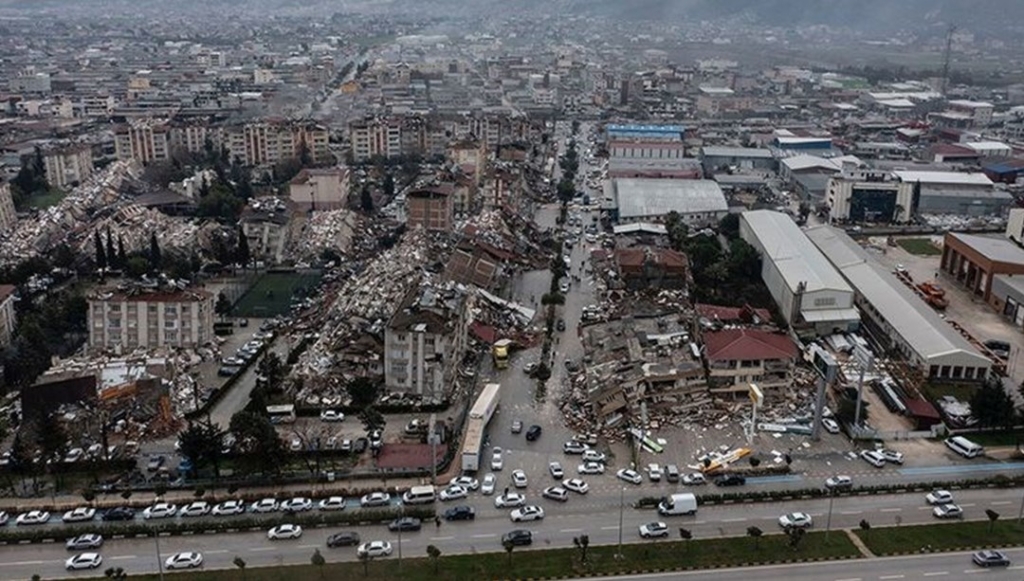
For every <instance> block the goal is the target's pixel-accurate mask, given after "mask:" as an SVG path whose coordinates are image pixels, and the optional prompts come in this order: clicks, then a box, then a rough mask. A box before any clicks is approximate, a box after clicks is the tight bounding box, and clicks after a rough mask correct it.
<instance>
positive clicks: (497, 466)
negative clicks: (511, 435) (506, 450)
mask: <svg viewBox="0 0 1024 581" xmlns="http://www.w3.org/2000/svg"><path fill="white" fill-rule="evenodd" d="M504 467H505V461H504V460H503V459H502V457H501V448H499V447H497V446H495V447H494V450H493V451H492V452H491V470H494V471H495V472H499V471H501V469H502V468H504Z"/></svg>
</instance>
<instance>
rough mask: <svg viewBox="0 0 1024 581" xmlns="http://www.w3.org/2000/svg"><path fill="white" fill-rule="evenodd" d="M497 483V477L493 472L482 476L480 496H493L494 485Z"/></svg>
mask: <svg viewBox="0 0 1024 581" xmlns="http://www.w3.org/2000/svg"><path fill="white" fill-rule="evenodd" d="M497 482H498V477H497V476H495V475H494V473H493V472H488V473H487V475H486V476H484V481H483V483H481V484H480V494H483V495H486V496H490V495H492V494H494V485H495V484H496V483H497Z"/></svg>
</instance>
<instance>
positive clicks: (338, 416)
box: [320, 410, 345, 422]
mask: <svg viewBox="0 0 1024 581" xmlns="http://www.w3.org/2000/svg"><path fill="white" fill-rule="evenodd" d="M320 421H322V422H343V421H345V414H343V413H341V412H339V411H335V410H324V411H322V412H320Z"/></svg>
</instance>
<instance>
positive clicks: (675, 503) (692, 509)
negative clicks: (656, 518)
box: [658, 492, 697, 516]
mask: <svg viewBox="0 0 1024 581" xmlns="http://www.w3.org/2000/svg"><path fill="white" fill-rule="evenodd" d="M658 514H660V515H662V516H674V515H678V514H697V497H696V496H694V495H693V494H691V493H689V492H682V493H679V494H673V495H670V496H666V497H665V498H663V499H661V502H660V503H659V504H658Z"/></svg>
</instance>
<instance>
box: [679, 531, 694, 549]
mask: <svg viewBox="0 0 1024 581" xmlns="http://www.w3.org/2000/svg"><path fill="white" fill-rule="evenodd" d="M679 538H680V539H683V540H684V541H686V551H687V552H689V551H690V541H691V540H692V539H693V532H692V531H691V530H690V529H684V528H683V527H679Z"/></svg>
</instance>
